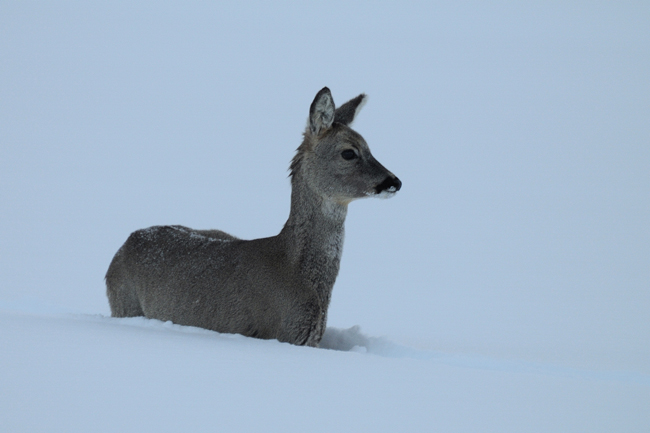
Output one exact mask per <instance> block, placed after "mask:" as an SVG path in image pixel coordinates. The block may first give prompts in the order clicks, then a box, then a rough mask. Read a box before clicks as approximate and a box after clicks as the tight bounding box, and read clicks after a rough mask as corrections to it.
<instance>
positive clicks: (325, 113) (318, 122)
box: [309, 87, 335, 135]
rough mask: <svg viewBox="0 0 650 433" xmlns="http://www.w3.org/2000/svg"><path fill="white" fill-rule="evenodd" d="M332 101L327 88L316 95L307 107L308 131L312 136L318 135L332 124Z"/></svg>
mask: <svg viewBox="0 0 650 433" xmlns="http://www.w3.org/2000/svg"><path fill="white" fill-rule="evenodd" d="M334 112H335V108H334V99H332V93H331V92H330V89H328V88H327V87H323V88H322V89H321V91H320V92H318V93H317V94H316V97H315V98H314V102H312V103H311V107H309V130H310V131H311V133H312V134H313V135H320V134H321V133H322V132H323V131H325V130H326V129H329V128H330V127H331V126H332V123H334Z"/></svg>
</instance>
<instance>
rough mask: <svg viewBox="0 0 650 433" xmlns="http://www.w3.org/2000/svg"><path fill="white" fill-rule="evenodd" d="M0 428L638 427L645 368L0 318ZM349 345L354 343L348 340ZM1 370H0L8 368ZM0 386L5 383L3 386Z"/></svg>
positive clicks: (646, 385) (358, 342)
mask: <svg viewBox="0 0 650 433" xmlns="http://www.w3.org/2000/svg"><path fill="white" fill-rule="evenodd" d="M0 326H1V327H2V329H5V330H7V329H10V330H11V332H3V333H2V334H1V336H0V344H1V345H2V348H3V350H2V352H1V355H0V356H1V357H0V362H1V364H2V366H3V371H4V372H5V373H4V374H3V375H2V376H0V385H1V386H2V389H3V390H5V391H4V392H3V393H2V394H1V397H0V399H1V400H0V401H1V404H0V407H2V420H3V421H2V422H3V431H12V432H20V431H52V432H55V431H61V432H64V431H65V432H71V431H97V432H102V431H107V432H108V431H117V430H121V431H199V432H201V431H215V430H216V431H252V430H265V431H278V430H285V431H286V430H288V431H315V432H318V431H323V432H325V431H372V432H376V431H386V432H389V431H397V430H400V431H404V430H408V431H416V430H427V429H430V428H434V427H435V428H436V429H441V430H444V431H531V432H545V431H603V432H604V431H620V430H623V431H642V429H643V428H644V427H647V425H648V424H647V421H648V415H647V414H644V412H645V409H647V403H648V401H649V400H648V391H649V389H650V375H640V374H633V375H630V376H625V375H621V374H618V373H616V372H605V371H601V372H588V371H582V370H575V369H573V370H572V369H565V368H560V367H557V368H548V367H546V368H544V367H543V366H542V368H536V366H533V365H529V364H526V363H521V362H514V361H512V360H499V359H488V358H484V357H471V356H466V355H463V356H448V355H445V354H442V353H431V352H424V351H418V350H414V349H406V348H403V347H399V346H398V345H395V344H392V343H391V342H389V341H387V340H385V339H384V340H382V339H377V338H369V337H365V336H363V334H360V333H359V331H358V329H350V330H336V329H334V330H333V329H330V330H328V332H329V333H331V334H334V337H333V338H331V339H330V341H332V342H334V341H336V342H335V343H333V344H332V345H333V346H338V347H341V348H343V347H345V348H347V347H349V345H350V344H355V346H354V347H353V348H352V350H350V351H335V350H325V349H312V348H305V347H296V346H291V345H289V344H285V343H278V342H277V341H264V340H255V339H251V338H246V337H242V336H238V335H222V334H218V333H215V332H211V331H207V330H202V329H198V328H191V327H184V326H179V325H174V324H171V323H169V322H168V323H164V322H160V321H157V320H148V319H144V318H129V319H113V318H108V317H104V316H101V315H79V314H43V313H41V314H37V315H33V314H29V313H24V312H17V311H15V310H14V311H11V310H9V311H7V310H3V311H2V313H1V314H0ZM361 348H362V349H361ZM9 371H10V372H11V373H10V374H9V373H8V372H9ZM8 391H10V392H8Z"/></svg>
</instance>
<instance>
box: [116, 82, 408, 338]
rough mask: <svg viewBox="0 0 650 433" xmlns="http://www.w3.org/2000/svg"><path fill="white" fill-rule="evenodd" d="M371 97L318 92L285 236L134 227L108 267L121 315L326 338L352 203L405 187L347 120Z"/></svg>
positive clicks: (297, 162)
mask: <svg viewBox="0 0 650 433" xmlns="http://www.w3.org/2000/svg"><path fill="white" fill-rule="evenodd" d="M364 99H365V95H363V94H362V95H359V96H358V97H356V98H354V99H352V100H350V101H349V102H348V103H346V104H344V105H343V106H341V107H340V108H339V109H335V107H334V101H333V100H332V96H331V93H330V91H329V89H327V88H324V89H322V90H321V91H320V92H319V93H318V94H317V95H316V98H315V99H314V102H313V103H312V105H311V107H310V116H309V122H308V126H307V129H306V132H305V138H304V141H303V143H302V144H301V145H300V147H299V148H298V151H297V154H296V156H295V157H294V159H293V161H292V163H291V183H292V192H291V211H290V215H289V219H288V220H287V222H286V224H285V226H284V228H283V229H282V231H281V232H280V234H278V235H277V236H273V237H269V238H262V239H254V240H242V239H238V238H236V237H234V236H231V235H229V234H227V233H224V232H222V231H219V230H193V229H189V228H186V227H182V226H156V227H150V228H148V229H143V230H138V231H136V232H134V233H132V234H131V236H129V238H128V239H127V241H126V242H125V243H124V245H123V246H122V247H121V248H120V249H119V250H118V252H117V253H116V254H115V257H114V258H113V261H112V262H111V265H110V267H109V269H108V272H107V274H106V287H107V295H108V299H109V303H110V307H111V313H112V315H113V316H114V317H131V316H146V317H149V318H155V319H159V320H165V321H167V320H171V321H172V322H174V323H178V324H181V325H189V326H198V327H202V328H206V329H211V330H214V331H218V332H227V333H238V334H243V335H246V336H251V337H257V338H265V339H278V340H280V341H285V342H289V343H293V344H298V345H309V346H318V343H319V342H320V339H321V337H322V335H323V332H324V331H325V326H326V322H327V308H328V306H329V302H330V297H331V293H332V288H333V286H334V282H335V280H336V277H337V275H338V271H339V264H340V261H341V253H342V250H343V238H344V223H345V217H346V214H347V207H348V204H349V203H350V202H351V201H353V200H355V199H357V198H362V197H366V196H372V195H392V194H394V193H395V192H396V191H397V190H399V189H400V187H401V182H400V181H399V179H397V177H395V176H394V175H393V174H392V173H391V172H389V171H388V170H386V169H385V168H384V167H383V166H382V165H381V164H379V162H377V161H376V160H375V159H374V158H373V157H372V155H371V153H370V150H369V149H368V146H367V144H366V143H365V141H364V140H363V138H362V137H361V136H360V135H359V134H358V133H356V132H355V131H353V130H352V129H351V128H350V127H349V126H348V125H349V124H350V123H351V122H352V120H354V116H355V115H356V112H357V111H358V109H359V108H360V106H361V105H362V103H363V101H364Z"/></svg>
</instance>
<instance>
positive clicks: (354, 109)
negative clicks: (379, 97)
mask: <svg viewBox="0 0 650 433" xmlns="http://www.w3.org/2000/svg"><path fill="white" fill-rule="evenodd" d="M367 100H368V97H367V96H366V94H365V93H362V94H360V95H359V96H357V97H356V98H352V99H350V100H349V101H348V102H346V103H345V104H343V105H341V106H340V107H339V108H337V109H336V113H335V114H334V121H335V122H338V123H342V124H344V125H349V124H351V123H352V122H354V118H355V117H357V113H359V110H361V107H363V106H364V105H365V103H366V101H367Z"/></svg>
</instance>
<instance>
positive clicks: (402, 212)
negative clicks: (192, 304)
mask: <svg viewBox="0 0 650 433" xmlns="http://www.w3.org/2000/svg"><path fill="white" fill-rule="evenodd" d="M649 21H650V8H649V7H648V6H647V5H645V4H641V3H637V4H625V5H624V4H617V3H613V4H598V5H596V4H587V3H585V4H581V3H572V4H559V3H558V4H551V3H548V2H537V3H531V2H526V3H525V4H524V3H522V4H513V3H509V2H496V3H490V4H487V3H484V2H477V1H469V2H463V3H450V4H436V3H434V2H400V3H399V4H397V3H396V4H378V3H372V4H370V3H364V2H338V3H337V2H329V3H327V4H322V5H320V4H318V5H317V4H307V3H305V4H301V3H286V4H282V5H279V4H275V3H268V4H267V3H264V2H251V1H242V2H232V3H230V2H217V3H214V4H181V3H178V4H175V3H160V2H155V3H154V2H146V1H145V2H138V3H137V4H131V3H128V2H110V3H107V4H99V3H74V2H66V3H51V4H49V3H43V4H39V5H38V7H35V6H34V5H33V4H29V3H25V2H2V3H0V58H2V62H0V101H1V102H0V321H1V322H2V323H1V324H0V326H1V328H0V329H2V331H1V332H0V367H1V369H0V371H1V373H0V390H1V392H0V399H1V401H0V431H2V432H4V431H7V432H32V431H62V432H63V431H65V432H81V431H116V430H120V431H150V430H157V431H192V430H194V431H215V430H216V431H233V430H235V431H250V430H258V431H260V430H262V431H275V430H280V429H282V430H284V431H373V432H375V431H416V430H417V431H421V430H423V431H446V432H465V431H472V432H473V431H482V432H489V431H495V432H496V431H498V432H521V431H526V432H529V431H532V432H535V431H540V432H542V431H544V432H547V431H566V432H578V431H590V432H592V431H593V432H598V431H603V432H611V431H625V432H637V431H638V432H647V431H650V415H649V413H650V410H648V408H649V407H650V384H649V379H648V377H649V376H650V345H649V344H648V342H649V341H650V318H649V315H648V311H650V266H649V264H650V225H649V224H648V221H650V201H649V200H648V198H649V197H650V178H649V177H648V173H650V146H649V143H650V122H648V119H650V105H648V101H650V81H649V80H648V77H649V76H650V27H649V26H648V25H647V23H648V22H649ZM323 86H328V87H329V88H330V89H331V91H332V95H333V97H334V101H335V103H337V104H338V105H340V104H342V103H344V102H345V101H346V100H348V99H349V98H352V97H355V96H357V95H359V94H360V93H361V92H364V93H367V94H368V95H370V96H371V98H370V103H369V104H367V105H366V106H365V107H364V108H363V110H362V111H361V112H360V113H359V116H358V118H357V119H356V120H355V124H354V128H355V129H356V130H357V131H358V132H359V133H361V134H362V135H363V136H364V138H365V139H366V141H367V142H368V144H369V146H370V148H371V150H372V152H373V155H374V156H375V157H376V158H377V159H378V160H379V161H380V162H381V163H382V164H383V165H384V166H386V167H387V168H388V169H389V170H391V172H393V173H395V175H396V176H398V177H399V178H400V180H401V181H402V182H403V187H402V188H401V190H400V191H399V192H397V193H396V194H395V195H394V197H393V198H392V199H391V200H389V201H385V200H374V199H372V200H360V201H358V202H354V203H352V204H351V205H350V207H349V211H348V215H347V220H346V240H345V245H344V252H343V257H342V262H341V272H340V275H339V278H338V280H337V283H336V285H335V287H334V292H333V294H332V304H331V307H330V310H329V312H328V324H329V326H330V328H328V330H327V333H326V339H325V340H324V342H323V345H324V346H325V347H329V348H333V349H339V350H326V349H311V348H303V347H294V346H290V345H286V344H280V343H278V342H276V341H260V340H254V339H247V338H244V337H241V336H231V335H219V334H216V333H213V332H208V331H204V330H199V329H194V328H187V327H181V326H177V325H174V324H164V323H161V322H158V321H151V320H145V319H142V318H136V319H120V320H118V319H112V318H110V317H108V316H109V314H110V312H109V308H108V303H107V300H106V296H105V287H104V284H103V276H104V274H105V272H106V269H107V267H108V264H109V263H110V260H111V259H112V257H113V255H114V254H115V252H116V251H117V250H118V248H119V247H120V245H122V243H123V242H124V241H125V240H126V238H127V237H128V235H129V234H130V233H131V232H133V231H135V230H138V229H142V228H146V227H151V226H158V225H173V224H180V225H182V226H186V227H191V228H193V229H219V230H224V231H225V232H227V233H230V234H232V235H234V236H237V237H238V238H242V239H251V238H258V237H265V236H272V235H275V234H277V233H278V232H279V230H280V229H281V227H282V226H283V224H284V222H285V221H286V218H287V216H288V213H289V199H290V185H289V181H288V179H287V174H288V173H287V168H288V166H289V162H290V160H291V158H292V157H293V154H294V151H295V148H296V147H297V146H298V145H299V144H300V141H301V135H300V134H301V133H302V131H303V128H304V120H305V118H306V117H307V114H308V110H309V104H310V103H311V101H312V100H313V98H314V96H315V94H316V93H317V92H318V90H319V89H321V88H322V87H323ZM357 325H358V326H360V328H359V327H357Z"/></svg>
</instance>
